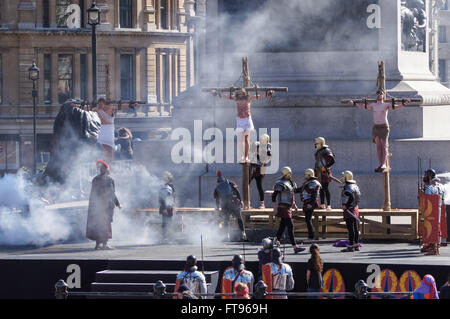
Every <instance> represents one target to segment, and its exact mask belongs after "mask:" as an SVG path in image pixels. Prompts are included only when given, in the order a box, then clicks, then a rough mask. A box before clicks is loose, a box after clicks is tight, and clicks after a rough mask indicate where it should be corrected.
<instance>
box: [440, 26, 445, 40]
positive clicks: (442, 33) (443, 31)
mask: <svg viewBox="0 0 450 319" xmlns="http://www.w3.org/2000/svg"><path fill="white" fill-rule="evenodd" d="M439 43H447V27H445V26H439Z"/></svg>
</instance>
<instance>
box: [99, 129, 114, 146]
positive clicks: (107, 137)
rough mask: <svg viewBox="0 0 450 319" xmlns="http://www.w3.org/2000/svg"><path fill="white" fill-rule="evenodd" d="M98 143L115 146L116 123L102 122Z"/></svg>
mask: <svg viewBox="0 0 450 319" xmlns="http://www.w3.org/2000/svg"><path fill="white" fill-rule="evenodd" d="M97 143H100V144H104V145H108V146H110V147H112V148H114V146H115V145H114V124H102V126H100V133H99V134H98V140H97Z"/></svg>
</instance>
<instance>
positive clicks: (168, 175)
mask: <svg viewBox="0 0 450 319" xmlns="http://www.w3.org/2000/svg"><path fill="white" fill-rule="evenodd" d="M163 179H164V181H165V182H166V183H171V182H172V181H173V175H172V174H171V173H170V172H168V171H165V172H164V175H163Z"/></svg>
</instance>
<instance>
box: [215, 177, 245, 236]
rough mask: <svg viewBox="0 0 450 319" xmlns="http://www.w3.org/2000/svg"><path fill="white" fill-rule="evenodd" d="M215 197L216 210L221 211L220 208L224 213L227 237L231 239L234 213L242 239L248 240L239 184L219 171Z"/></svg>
mask: <svg viewBox="0 0 450 319" xmlns="http://www.w3.org/2000/svg"><path fill="white" fill-rule="evenodd" d="M214 198H215V200H216V210H217V211H219V208H220V209H221V211H222V213H223V214H224V216H223V217H224V227H225V231H226V236H227V239H228V240H230V218H231V215H233V216H234V217H235V218H236V219H237V222H238V224H239V229H240V230H241V240H242V241H247V234H246V233H245V226H244V222H243V220H242V213H241V210H242V206H243V204H242V199H241V194H240V192H239V189H238V186H237V184H236V183H235V182H233V181H229V180H228V179H226V178H225V177H223V176H222V172H221V171H217V186H216V189H215V190H214Z"/></svg>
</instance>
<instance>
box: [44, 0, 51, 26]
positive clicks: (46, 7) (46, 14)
mask: <svg viewBox="0 0 450 319" xmlns="http://www.w3.org/2000/svg"><path fill="white" fill-rule="evenodd" d="M48 2H49V0H43V1H42V11H43V17H42V26H43V27H44V28H48V27H50V7H49V4H48Z"/></svg>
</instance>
